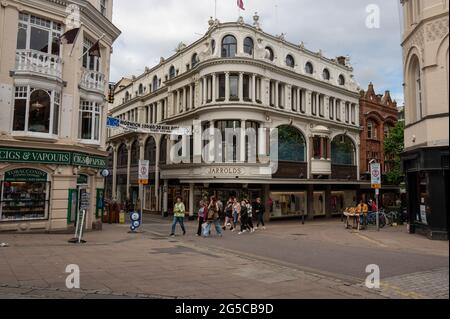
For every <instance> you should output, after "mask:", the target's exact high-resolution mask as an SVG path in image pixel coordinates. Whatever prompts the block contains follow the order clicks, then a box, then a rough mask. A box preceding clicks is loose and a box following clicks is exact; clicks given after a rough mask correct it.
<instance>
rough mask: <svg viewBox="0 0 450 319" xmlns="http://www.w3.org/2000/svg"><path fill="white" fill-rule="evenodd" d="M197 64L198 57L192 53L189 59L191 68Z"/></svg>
mask: <svg viewBox="0 0 450 319" xmlns="http://www.w3.org/2000/svg"><path fill="white" fill-rule="evenodd" d="M197 64H198V55H197V53H194V54H193V55H192V58H191V68H195V67H196V66H197Z"/></svg>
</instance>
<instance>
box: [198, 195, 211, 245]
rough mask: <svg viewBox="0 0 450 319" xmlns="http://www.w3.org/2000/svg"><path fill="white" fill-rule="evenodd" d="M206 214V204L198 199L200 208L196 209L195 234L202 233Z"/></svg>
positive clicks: (199, 234)
mask: <svg viewBox="0 0 450 319" xmlns="http://www.w3.org/2000/svg"><path fill="white" fill-rule="evenodd" d="M207 215H208V205H207V203H206V202H205V201H200V209H199V210H198V231H197V236H201V235H202V228H203V224H204V223H206V220H207Z"/></svg>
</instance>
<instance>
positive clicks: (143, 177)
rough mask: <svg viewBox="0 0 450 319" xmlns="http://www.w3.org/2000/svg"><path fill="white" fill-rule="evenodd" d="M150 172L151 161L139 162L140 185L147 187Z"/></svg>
mask: <svg viewBox="0 0 450 319" xmlns="http://www.w3.org/2000/svg"><path fill="white" fill-rule="evenodd" d="M149 171H150V161H139V184H140V185H147V184H148V176H149Z"/></svg>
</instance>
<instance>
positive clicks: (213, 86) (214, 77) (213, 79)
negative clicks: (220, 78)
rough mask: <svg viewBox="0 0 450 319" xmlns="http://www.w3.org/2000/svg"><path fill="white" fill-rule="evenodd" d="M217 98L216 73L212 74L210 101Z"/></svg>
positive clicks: (214, 100)
mask: <svg viewBox="0 0 450 319" xmlns="http://www.w3.org/2000/svg"><path fill="white" fill-rule="evenodd" d="M216 99H217V75H216V73H213V74H212V101H213V103H214V102H216Z"/></svg>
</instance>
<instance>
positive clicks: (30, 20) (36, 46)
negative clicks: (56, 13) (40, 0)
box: [16, 13, 62, 56]
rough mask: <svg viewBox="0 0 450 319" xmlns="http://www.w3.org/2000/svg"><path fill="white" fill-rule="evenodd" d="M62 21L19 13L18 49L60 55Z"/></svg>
mask: <svg viewBox="0 0 450 319" xmlns="http://www.w3.org/2000/svg"><path fill="white" fill-rule="evenodd" d="M61 34H62V27H61V24H60V23H57V22H53V21H50V20H47V19H43V18H39V17H36V16H33V15H29V14H25V13H19V26H18V32H17V47H16V48H17V50H34V51H39V52H43V53H47V54H52V55H55V56H60V53H61V52H60V51H61V50H60V48H61V45H60V41H59V38H60V36H61Z"/></svg>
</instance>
